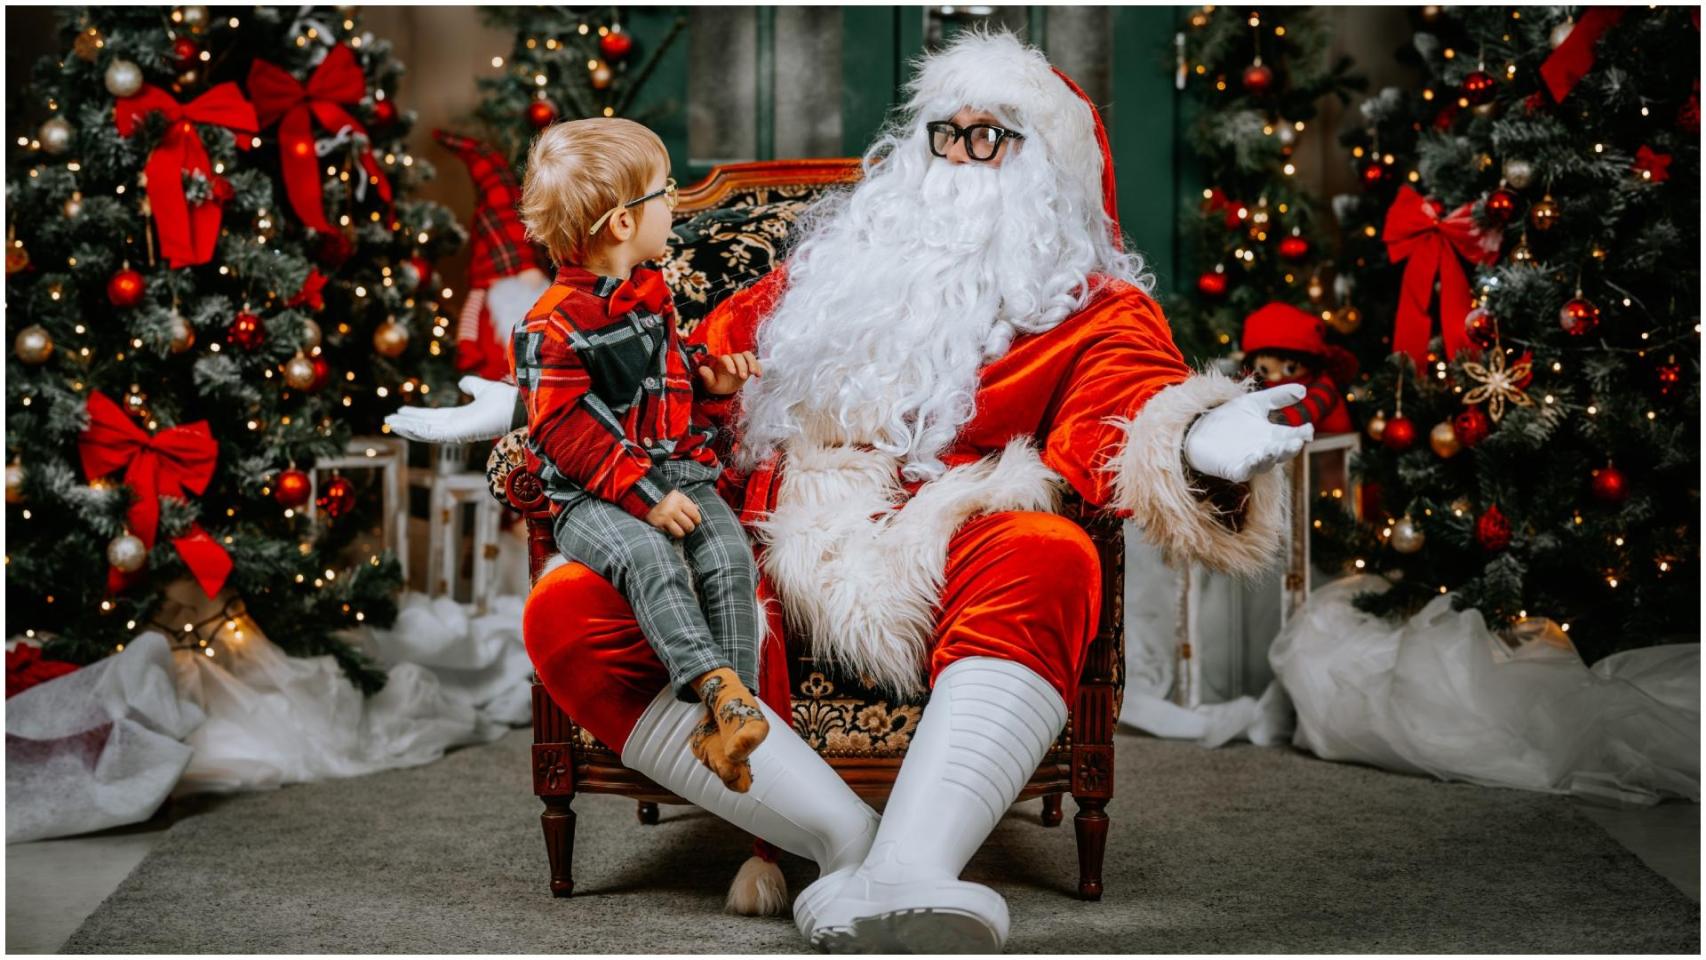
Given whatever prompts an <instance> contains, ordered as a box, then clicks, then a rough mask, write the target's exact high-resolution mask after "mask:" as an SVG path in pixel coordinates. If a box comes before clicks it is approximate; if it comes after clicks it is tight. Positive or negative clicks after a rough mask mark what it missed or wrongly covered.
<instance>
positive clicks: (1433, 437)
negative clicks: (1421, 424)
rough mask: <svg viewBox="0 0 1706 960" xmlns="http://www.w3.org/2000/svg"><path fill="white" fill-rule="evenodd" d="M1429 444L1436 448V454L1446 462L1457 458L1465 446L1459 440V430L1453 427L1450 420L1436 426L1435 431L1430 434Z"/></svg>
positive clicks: (1442, 421)
mask: <svg viewBox="0 0 1706 960" xmlns="http://www.w3.org/2000/svg"><path fill="white" fill-rule="evenodd" d="M1428 443H1429V444H1430V445H1431V446H1432V447H1433V448H1434V453H1437V454H1439V455H1440V456H1441V457H1442V458H1444V459H1446V460H1450V459H1451V458H1452V457H1455V456H1457V453H1458V451H1459V450H1462V449H1463V444H1462V443H1460V442H1458V439H1457V428H1455V427H1453V426H1452V425H1451V421H1450V420H1441V421H1440V422H1439V423H1436V424H1434V428H1433V431H1432V432H1431V433H1429V434H1428Z"/></svg>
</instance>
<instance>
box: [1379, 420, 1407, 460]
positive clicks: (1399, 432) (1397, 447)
mask: <svg viewBox="0 0 1706 960" xmlns="http://www.w3.org/2000/svg"><path fill="white" fill-rule="evenodd" d="M1380 442H1381V443H1383V444H1385V445H1386V449H1388V450H1392V451H1394V452H1397V453H1403V452H1404V451H1405V450H1408V449H1410V448H1411V447H1413V446H1415V444H1416V422H1415V421H1414V420H1411V419H1410V418H1409V417H1405V416H1397V417H1393V418H1392V419H1390V420H1388V421H1386V430H1385V431H1384V432H1382V433H1381V434H1380Z"/></svg>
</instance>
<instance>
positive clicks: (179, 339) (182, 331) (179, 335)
mask: <svg viewBox="0 0 1706 960" xmlns="http://www.w3.org/2000/svg"><path fill="white" fill-rule="evenodd" d="M171 325H172V352H173V353H183V352H184V351H185V350H188V349H189V348H191V347H193V346H195V328H194V327H192V326H190V322H189V321H188V320H185V319H184V315H183V314H181V313H178V312H176V311H173V313H172V319H171Z"/></svg>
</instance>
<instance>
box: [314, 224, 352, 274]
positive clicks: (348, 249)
mask: <svg viewBox="0 0 1706 960" xmlns="http://www.w3.org/2000/svg"><path fill="white" fill-rule="evenodd" d="M354 253H355V241H354V240H351V239H350V238H349V237H348V236H346V235H345V234H344V233H343V231H341V230H333V231H332V232H331V233H322V234H320V243H319V246H318V247H317V248H316V249H315V251H314V259H316V260H318V261H320V266H322V267H325V268H326V272H327V273H332V272H335V271H336V270H337V269H338V268H339V267H341V266H343V265H344V264H346V263H348V262H349V258H350V256H351V255H352V254H354Z"/></svg>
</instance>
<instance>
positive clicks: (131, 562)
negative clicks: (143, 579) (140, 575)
mask: <svg viewBox="0 0 1706 960" xmlns="http://www.w3.org/2000/svg"><path fill="white" fill-rule="evenodd" d="M107 562H108V563H110V564H112V565H113V569H115V570H117V571H119V572H120V573H135V572H136V571H138V570H141V569H142V565H143V564H145V563H147V562H148V548H147V547H146V546H144V545H143V543H142V539H141V538H140V537H138V536H136V535H134V534H131V533H121V534H119V535H118V536H116V537H114V538H112V540H111V541H109V542H108V543H107Z"/></svg>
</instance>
